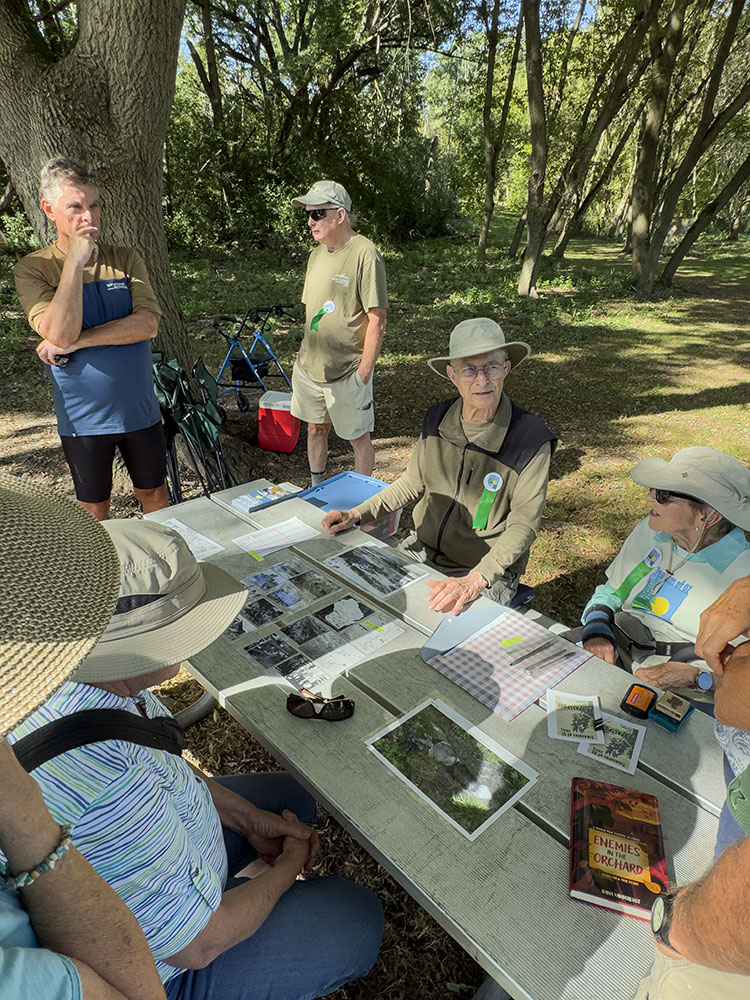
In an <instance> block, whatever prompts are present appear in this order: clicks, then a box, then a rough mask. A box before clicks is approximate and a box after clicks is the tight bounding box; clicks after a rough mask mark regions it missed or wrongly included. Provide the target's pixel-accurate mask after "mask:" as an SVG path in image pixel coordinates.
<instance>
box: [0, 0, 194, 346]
mask: <svg viewBox="0 0 750 1000" xmlns="http://www.w3.org/2000/svg"><path fill="white" fill-rule="evenodd" d="M77 9H78V33H77V35H76V37H75V39H74V40H73V42H72V44H71V46H70V48H69V49H68V51H67V52H64V53H63V54H61V55H58V54H56V53H54V52H53V51H52V49H51V47H50V46H49V45H48V44H47V42H46V41H45V39H44V38H43V36H42V35H41V34H40V32H39V31H38V29H37V27H36V25H35V24H34V23H33V21H32V20H31V17H30V16H29V14H28V11H27V8H26V6H25V5H22V4H20V3H17V2H16V0H0V157H2V160H3V162H4V163H5V166H6V168H7V171H8V175H9V176H10V178H11V180H12V181H13V183H14V185H15V187H16V189H17V191H18V196H19V198H20V200H21V203H22V204H23V207H24V209H25V211H26V213H27V215H28V217H29V219H30V221H31V223H32V225H33V226H34V229H35V231H36V233H37V235H38V237H39V239H40V241H41V242H42V243H48V242H50V241H51V239H53V238H54V231H53V230H51V229H50V226H49V224H48V223H47V220H46V219H45V217H44V215H43V213H42V212H41V209H40V208H39V201H38V184H39V170H40V168H41V167H42V166H43V165H44V163H45V162H46V161H47V160H49V159H50V158H51V157H53V156H70V157H73V158H75V159H81V160H85V161H87V162H88V163H90V164H91V165H92V166H93V167H94V168H95V169H96V170H97V172H98V174H99V178H100V182H99V184H100V190H101V196H102V208H103V212H102V239H103V240H104V241H105V242H108V243H115V244H121V245H127V246H133V247H135V248H136V249H137V250H138V251H139V252H140V253H141V254H142V255H143V257H144V259H145V261H146V264H147V267H148V270H149V274H150V276H151V280H152V282H153V285H154V290H155V291H156V294H157V297H158V299H159V302H160V304H161V307H162V310H163V318H162V321H161V324H160V328H159V338H158V340H157V346H158V347H159V348H160V349H162V350H164V351H166V352H167V353H169V354H171V355H177V356H178V357H180V358H181V359H182V360H187V355H188V340H187V335H186V332H185V328H184V323H183V319H182V313H181V311H180V307H179V303H178V301H177V294H176V291H175V288H174V283H173V281H172V274H171V271H170V267H169V258H168V254H167V244H166V239H165V236H164V226H163V221H162V204H161V194H162V171H163V154H164V138H165V135H166V131H167V123H168V120H169V113H170V109H171V104H172V97H173V94H174V84H175V74H176V69H177V55H178V50H179V42H180V29H181V27H182V18H183V11H184V3H183V2H182V0H107V2H105V0H78V3H77Z"/></svg>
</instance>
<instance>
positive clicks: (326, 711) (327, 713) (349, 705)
mask: <svg viewBox="0 0 750 1000" xmlns="http://www.w3.org/2000/svg"><path fill="white" fill-rule="evenodd" d="M286 710H287V712H290V713H291V714H292V715H294V716H296V717H297V718H298V719H323V720H324V721H325V722H341V721H342V720H344V719H351V717H352V716H353V715H354V701H353V700H352V699H351V698H345V697H344V696H343V695H339V696H338V697H337V698H321V697H319V696H318V695H304V694H297V692H296V691H290V692H289V694H288V695H287V698H286Z"/></svg>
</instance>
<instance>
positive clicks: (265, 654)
mask: <svg viewBox="0 0 750 1000" xmlns="http://www.w3.org/2000/svg"><path fill="white" fill-rule="evenodd" d="M243 649H244V651H245V653H247V655H248V656H251V657H252V658H253V659H254V660H257V661H258V663H262V664H263V666H264V667H277V666H278V665H279V663H283V662H284V660H287V659H289V657H290V656H294V655H295V654H296V653H297V650H296V649H295V648H294V646H290V645H289V643H288V642H287V641H286V640H285V639H281V638H279V636H277V635H267V636H266V638H265V639H260V640H259V641H258V642H256V643H253V644H252V645H249V646H244V647H243Z"/></svg>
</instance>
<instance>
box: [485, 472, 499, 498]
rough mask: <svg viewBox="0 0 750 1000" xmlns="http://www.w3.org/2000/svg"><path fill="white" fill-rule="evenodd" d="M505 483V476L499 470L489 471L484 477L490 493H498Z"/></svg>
mask: <svg viewBox="0 0 750 1000" xmlns="http://www.w3.org/2000/svg"><path fill="white" fill-rule="evenodd" d="M502 485H503V477H502V476H501V475H500V473H499V472H488V473H487V475H486V476H485V477H484V488H485V489H486V490H489V491H490V493H497V491H498V490H499V489H500V487H501V486H502Z"/></svg>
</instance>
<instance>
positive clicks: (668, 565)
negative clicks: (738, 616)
mask: <svg viewBox="0 0 750 1000" xmlns="http://www.w3.org/2000/svg"><path fill="white" fill-rule="evenodd" d="M631 476H632V478H633V479H634V480H635V482H636V483H638V484H639V485H641V486H645V487H646V489H647V490H648V497H647V500H648V504H649V511H648V515H647V516H646V517H645V518H644V519H643V520H642V521H641V522H640V523H639V524H638V525H636V527H635V528H634V529H633V531H632V532H631V533H630V535H629V536H628V538H627V539H626V540H625V543H624V545H623V546H622V548H621V549H620V552H619V553H618V555H617V556H616V557H615V559H614V561H613V562H612V563H611V564H610V566H609V568H608V569H607V583H605V584H602V585H601V586H599V587H597V588H596V590H595V591H594V593H593V595H592V597H591V599H590V600H589V602H588V604H587V605H586V607H585V609H584V612H583V616H582V621H583V630H582V639H583V645H584V647H585V648H586V649H588V650H589V651H590V652H592V653H595V654H596V655H597V656H600V657H601V658H602V659H604V660H608V661H609V662H610V663H614V662H616V661H619V662H620V663H621V665H623V666H625V667H630V668H631V669H632V670H633V672H634V673H635V674H636V676H637V677H639V678H641V679H642V680H644V681H646V682H648V683H651V684H654V685H655V686H657V687H660V688H662V689H665V690H682V689H686V691H685V692H683V693H687V694H688V695H689V696H691V697H698V698H701V697H703V698H704V699H705V698H708V699H709V700H710V698H711V694H710V692H711V688H712V686H713V685H712V675H711V673H710V672H709V670H708V667H707V666H706V664H704V663H700V664H698V665H696V664H695V663H693V662H690V661H694V660H695V651H694V643H695V639H696V634H697V631H698V621H699V618H700V614H701V612H702V611H703V610H704V609H705V608H707V607H708V605H709V604H711V603H712V602H713V601H714V600H715V599H716V598H717V597H718V596H719V595H720V594H721V593H722V591H724V590H725V589H726V587H727V586H728V585H729V584H730V583H731V582H732V581H733V580H736V579H738V578H740V577H743V576H747V575H748V574H750V545H748V543H747V541H746V539H745V535H744V530H750V471H749V470H748V469H747V468H746V467H745V466H744V465H743V464H742V463H741V462H738V461H737V460H736V459H734V458H732V457H731V456H729V455H726V454H724V452H721V451H717V450H716V449H715V448H708V447H694V448H683V449H682V450H681V451H678V452H677V453H676V454H675V455H674V456H673V457H672V458H671V459H670V460H669V461H665V460H664V459H662V458H655V457H652V458H645V459H643V460H642V461H640V462H638V464H637V465H636V466H635V467H634V468H633V470H632V472H631ZM701 691H703V692H705V693H704V694H703V695H701Z"/></svg>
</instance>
